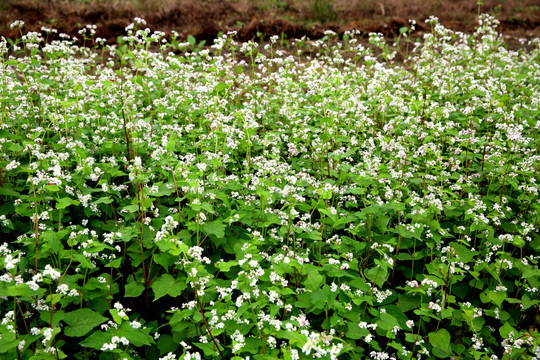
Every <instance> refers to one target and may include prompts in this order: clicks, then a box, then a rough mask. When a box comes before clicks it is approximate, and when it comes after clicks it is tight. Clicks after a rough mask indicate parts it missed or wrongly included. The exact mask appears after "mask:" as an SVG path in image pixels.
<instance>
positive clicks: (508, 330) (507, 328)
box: [499, 321, 518, 339]
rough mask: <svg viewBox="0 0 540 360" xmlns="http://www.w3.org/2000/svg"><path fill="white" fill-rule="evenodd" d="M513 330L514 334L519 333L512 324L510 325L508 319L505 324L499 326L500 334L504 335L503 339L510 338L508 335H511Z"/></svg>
mask: <svg viewBox="0 0 540 360" xmlns="http://www.w3.org/2000/svg"><path fill="white" fill-rule="evenodd" d="M511 332H513V333H514V334H517V333H518V332H517V331H516V329H514V328H513V327H512V325H510V323H508V321H506V322H505V323H504V325H503V326H501V327H500V328H499V334H501V337H502V338H503V339H506V338H508V336H509V335H510V333H511Z"/></svg>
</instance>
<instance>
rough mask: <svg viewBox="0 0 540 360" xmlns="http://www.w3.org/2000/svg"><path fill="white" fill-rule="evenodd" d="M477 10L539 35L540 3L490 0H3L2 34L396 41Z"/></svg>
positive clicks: (515, 30) (462, 27)
mask: <svg viewBox="0 0 540 360" xmlns="http://www.w3.org/2000/svg"><path fill="white" fill-rule="evenodd" d="M479 12H480V13H489V14H492V15H494V16H496V17H497V18H498V19H499V20H500V22H501V25H500V29H499V30H500V32H502V33H503V34H504V36H505V38H506V40H507V43H512V42H514V43H516V44H517V43H518V42H519V39H531V38H534V37H540V2H539V0H485V1H483V4H481V5H478V4H477V1H475V0H446V1H445V0H417V1H413V0H221V1H220V0H0V36H4V37H11V38H14V37H18V36H20V35H19V33H18V31H17V29H15V30H11V29H10V28H9V24H10V23H11V22H12V21H14V20H23V21H24V22H25V25H24V29H23V30H24V31H41V30H40V29H41V27H43V26H44V27H49V28H50V27H52V28H56V29H57V30H58V33H66V34H69V35H73V36H77V33H78V30H79V29H81V28H82V27H84V26H85V25H86V24H95V25H97V30H96V37H102V38H106V39H107V43H109V44H111V43H115V42H116V38H117V37H118V36H120V35H124V34H125V30H124V28H125V27H126V26H127V25H128V24H130V23H131V22H133V19H134V17H141V18H143V19H145V20H146V21H147V26H148V27H150V28H151V29H152V30H161V31H164V32H165V33H168V34H170V32H171V30H175V31H177V32H178V33H180V34H181V36H183V37H187V35H193V36H195V38H196V39H197V40H199V41H200V40H211V39H212V38H214V37H215V36H216V35H217V34H218V33H219V32H220V31H222V32H227V31H231V30H236V31H237V33H238V38H239V39H240V40H250V39H252V40H260V39H261V34H264V36H266V37H268V36H270V35H274V34H277V35H281V34H285V35H286V36H287V37H289V38H300V37H302V36H304V35H306V36H308V37H310V38H311V39H316V38H319V37H321V36H323V33H324V30H326V29H331V30H334V31H336V32H338V33H343V32H344V31H345V30H349V29H357V30H360V31H362V32H363V33H365V34H367V33H369V32H381V33H383V34H384V35H385V36H387V37H388V38H392V37H394V36H396V35H397V34H399V29H400V28H401V27H403V26H407V23H408V20H409V19H414V20H416V22H417V24H418V25H417V30H416V32H415V34H413V36H421V35H422V33H423V32H426V31H429V27H428V26H427V25H426V24H425V23H424V20H425V19H426V18H427V17H428V16H429V15H434V16H437V17H438V18H439V20H440V22H441V23H442V24H443V25H445V26H446V27H449V28H451V29H453V30H458V31H464V32H471V31H473V30H474V27H475V25H476V21H477V16H478V13H479Z"/></svg>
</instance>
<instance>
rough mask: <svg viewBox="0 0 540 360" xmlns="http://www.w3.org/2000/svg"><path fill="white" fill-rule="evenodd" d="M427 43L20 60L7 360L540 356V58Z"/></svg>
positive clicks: (9, 112)
mask: <svg viewBox="0 0 540 360" xmlns="http://www.w3.org/2000/svg"><path fill="white" fill-rule="evenodd" d="M428 23H429V24H430V25H431V27H432V32H431V33H429V34H426V35H425V36H424V39H423V41H418V42H414V41H410V40H409V39H410V36H409V35H410V33H411V31H412V28H413V26H414V24H412V23H411V27H410V28H409V29H407V28H404V29H403V31H402V36H401V37H400V39H396V44H394V46H389V45H387V44H386V42H385V41H384V39H383V38H382V37H381V36H379V35H377V34H370V35H369V42H370V46H363V45H361V44H360V42H358V41H357V40H358V38H359V36H358V34H357V33H354V32H351V33H347V34H345V36H344V37H343V39H337V36H336V35H335V34H333V33H332V32H328V34H327V35H328V36H327V37H325V38H324V39H322V40H318V41H309V39H296V40H294V41H288V40H285V39H279V38H277V37H272V38H271V41H270V42H269V43H268V44H267V45H265V46H262V45H258V44H256V43H253V42H248V43H243V44H239V43H236V42H235V41H234V34H228V35H224V36H222V37H220V38H219V39H218V40H216V41H215V43H214V45H212V46H211V47H204V46H201V44H196V42H195V39H194V38H192V37H190V38H189V39H188V40H189V41H188V42H185V43H180V42H179V41H178V40H177V38H172V39H169V40H165V38H164V34H162V33H159V32H156V33H152V32H151V31H150V30H148V29H146V30H139V29H142V28H144V21H143V20H142V19H136V22H135V23H134V24H132V25H131V26H129V27H128V28H127V29H126V31H127V36H126V37H124V39H123V44H122V45H120V46H118V47H111V46H107V45H104V44H103V40H101V39H99V38H94V35H93V32H94V29H93V27H92V26H87V27H85V28H84V29H83V30H81V39H83V40H84V41H85V43H86V44H85V45H89V44H90V45H93V44H95V48H92V47H91V46H90V47H88V46H86V47H83V46H77V45H76V44H75V42H76V40H75V39H72V38H69V37H68V36H64V35H61V34H60V38H62V40H54V41H46V40H47V39H46V38H47V37H48V36H49V35H50V34H51V33H53V32H54V30H52V29H43V33H42V34H38V33H26V34H24V35H23V32H22V31H21V38H20V39H19V40H17V41H15V42H11V41H9V42H8V41H5V40H3V39H2V42H0V53H1V54H2V56H1V57H0V59H1V60H0V104H1V108H0V171H1V172H0V222H1V234H2V235H1V236H2V239H3V241H2V243H3V244H2V245H1V246H0V255H1V257H0V270H1V276H0V296H1V300H0V318H1V319H2V322H1V324H0V335H1V337H0V357H1V358H2V359H14V358H15V359H61V358H70V359H94V358H99V359H103V360H105V359H186V360H187V359H202V358H204V359H248V358H250V359H257V360H262V359H277V358H279V359H290V360H294V359H311V358H321V359H338V358H339V359H367V358H369V359H428V358H434V357H437V358H450V357H453V358H455V359H457V358H460V359H490V360H491V359H518V358H519V359H535V358H539V357H540V340H539V336H540V334H539V332H538V322H539V321H538V309H539V302H540V300H539V290H538V289H539V288H540V270H539V269H538V260H539V258H540V251H539V250H540V234H539V232H538V228H539V226H538V216H539V215H538V212H539V209H540V201H539V196H538V183H539V182H540V174H539V172H538V168H539V164H540V154H539V153H538V150H539V148H540V138H539V136H538V129H539V127H540V122H539V121H538V120H539V118H540V104H539V101H540V82H539V79H540V65H539V63H540V61H539V55H540V41H538V39H537V40H535V41H532V42H530V43H529V44H528V45H529V47H528V50H520V51H509V50H507V49H506V48H505V46H504V43H503V39H502V37H501V35H499V34H498V33H497V32H496V31H495V28H496V20H494V19H492V18H490V17H487V16H482V17H481V18H480V24H479V26H478V29H477V31H476V32H475V33H474V34H473V35H466V34H463V33H459V32H453V31H450V30H448V29H446V28H444V27H443V26H441V25H440V24H438V23H437V20H436V19H434V18H431V19H429V21H428ZM13 26H18V27H20V28H21V29H24V28H23V24H22V23H20V22H16V23H14V24H13ZM400 53H403V54H406V57H405V60H404V61H399V62H397V61H396V62H394V61H393V58H394V57H395V56H396V54H397V55H398V56H399V54H400Z"/></svg>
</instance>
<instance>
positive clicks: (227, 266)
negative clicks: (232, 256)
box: [216, 260, 238, 272]
mask: <svg viewBox="0 0 540 360" xmlns="http://www.w3.org/2000/svg"><path fill="white" fill-rule="evenodd" d="M236 265H238V261H236V260H232V261H222V262H219V263H217V264H216V267H217V268H218V269H219V270H220V271H222V272H228V271H229V270H231V268H232V267H233V266H236Z"/></svg>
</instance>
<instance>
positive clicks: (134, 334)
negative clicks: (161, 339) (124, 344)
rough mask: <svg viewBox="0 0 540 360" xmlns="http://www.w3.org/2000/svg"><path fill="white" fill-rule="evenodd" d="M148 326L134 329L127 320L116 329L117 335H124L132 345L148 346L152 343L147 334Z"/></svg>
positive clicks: (148, 331)
mask: <svg viewBox="0 0 540 360" xmlns="http://www.w3.org/2000/svg"><path fill="white" fill-rule="evenodd" d="M150 330H151V329H150V328H140V329H134V328H132V327H131V325H129V324H128V323H127V322H126V323H123V324H122V327H121V328H120V329H119V330H118V331H117V333H116V334H117V335H118V336H120V337H121V336H125V337H126V339H128V340H129V342H130V344H132V345H134V346H148V345H151V344H153V343H154V340H153V339H152V337H151V336H150V335H149V333H150Z"/></svg>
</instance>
